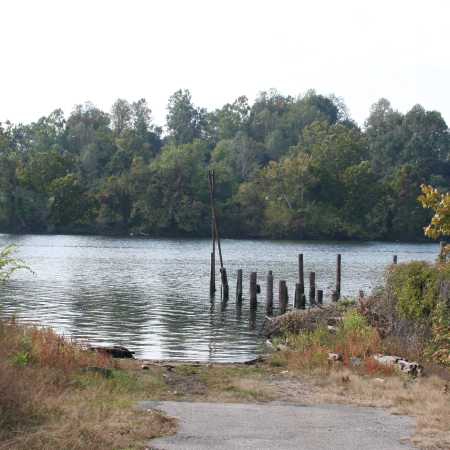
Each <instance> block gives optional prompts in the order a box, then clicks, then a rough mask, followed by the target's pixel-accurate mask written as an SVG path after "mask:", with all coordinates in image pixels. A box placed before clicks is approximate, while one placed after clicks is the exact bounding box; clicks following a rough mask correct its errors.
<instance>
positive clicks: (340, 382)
mask: <svg viewBox="0 0 450 450" xmlns="http://www.w3.org/2000/svg"><path fill="white" fill-rule="evenodd" d="M446 254H447V249H443V252H442V253H441V255H440V258H439V260H438V261H437V262H436V263H435V264H431V263H427V262H423V261H412V262H410V263H405V264H399V265H392V266H391V267H389V268H388V269H387V272H386V277H385V280H384V285H383V286H382V287H380V288H379V289H378V291H377V292H375V293H374V294H372V295H370V296H369V297H367V298H361V299H359V300H358V301H355V300H353V301H350V302H348V301H344V302H339V303H337V304H329V305H327V306H326V307H325V308H324V309H318V308H315V309H313V310H309V311H293V312H290V313H287V314H286V315H285V316H281V317H279V318H276V319H274V320H273V321H271V322H272V324H271V330H272V333H275V335H276V336H278V337H274V340H275V343H278V342H281V344H282V347H281V348H282V349H284V351H281V352H277V353H275V354H274V355H273V356H272V358H271V360H270V364H273V365H279V366H282V367H283V368H284V369H285V370H289V371H290V372H292V374H293V376H295V375H294V374H296V373H301V374H305V373H306V374H310V375H312V374H314V375H316V376H317V375H319V376H322V377H324V380H323V381H322V383H323V386H328V388H330V389H329V390H328V391H326V392H322V393H321V394H320V395H319V396H318V397H317V399H319V400H320V399H321V400H322V401H326V402H346V403H352V404H358V405H366V406H382V407H388V408H390V411H391V413H393V414H410V415H412V416H414V417H416V419H417V421H416V424H415V428H414V429H415V436H414V439H413V441H414V442H416V443H418V444H419V445H420V446H421V447H422V448H448V446H449V445H450V433H449V431H448V430H449V429H450V414H449V413H448V411H449V408H448V405H449V402H450V392H447V385H448V384H450V314H449V313H450V301H449V298H450V297H449V289H450V266H449V263H448V262H446V261H445V259H446ZM330 319H331V320H332V321H333V323H332V325H331V326H330V323H331V322H330ZM269 329H270V328H269ZM377 355H390V356H396V357H400V358H402V359H404V360H408V361H413V362H417V363H419V364H420V365H421V366H422V367H423V372H422V371H421V370H417V369H415V370H412V371H411V372H410V373H409V374H405V373H402V372H401V371H400V370H399V367H400V366H397V367H396V365H395V364H394V362H392V363H387V362H386V361H384V362H380V360H379V358H378V356H377ZM411 367H413V366H411ZM421 372H422V373H421ZM326 379H328V381H325V380H326ZM316 384H317V380H316Z"/></svg>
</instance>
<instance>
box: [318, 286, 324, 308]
mask: <svg viewBox="0 0 450 450" xmlns="http://www.w3.org/2000/svg"><path fill="white" fill-rule="evenodd" d="M317 303H318V304H319V305H321V304H322V303H323V290H322V289H317Z"/></svg>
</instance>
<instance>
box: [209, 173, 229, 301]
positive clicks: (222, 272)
mask: <svg viewBox="0 0 450 450" xmlns="http://www.w3.org/2000/svg"><path fill="white" fill-rule="evenodd" d="M208 180H209V191H210V193H211V204H212V212H213V222H214V231H215V235H216V236H217V248H218V249H219V258H220V275H221V279H222V287H223V295H224V297H225V296H226V297H228V293H229V289H228V278H227V271H226V270H225V269H224V267H223V259H222V249H221V247H220V237H219V226H218V225H217V219H216V202H215V199H214V189H215V188H214V173H211V172H208ZM213 242H214V241H213ZM214 248H215V245H214Z"/></svg>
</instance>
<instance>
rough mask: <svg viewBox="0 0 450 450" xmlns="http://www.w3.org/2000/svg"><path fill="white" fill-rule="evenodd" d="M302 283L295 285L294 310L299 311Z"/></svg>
mask: <svg viewBox="0 0 450 450" xmlns="http://www.w3.org/2000/svg"><path fill="white" fill-rule="evenodd" d="M301 295H302V294H301V293H300V283H295V291H294V309H299V307H300V296H301Z"/></svg>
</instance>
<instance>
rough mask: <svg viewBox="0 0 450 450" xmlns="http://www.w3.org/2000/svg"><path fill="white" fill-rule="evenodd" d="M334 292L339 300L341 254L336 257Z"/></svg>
mask: <svg viewBox="0 0 450 450" xmlns="http://www.w3.org/2000/svg"><path fill="white" fill-rule="evenodd" d="M336 293H337V297H338V300H339V297H340V296H341V255H340V254H338V255H337V257H336Z"/></svg>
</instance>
